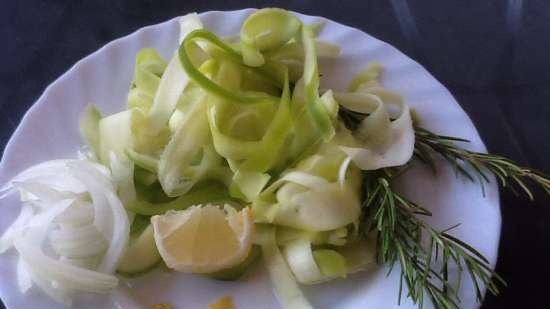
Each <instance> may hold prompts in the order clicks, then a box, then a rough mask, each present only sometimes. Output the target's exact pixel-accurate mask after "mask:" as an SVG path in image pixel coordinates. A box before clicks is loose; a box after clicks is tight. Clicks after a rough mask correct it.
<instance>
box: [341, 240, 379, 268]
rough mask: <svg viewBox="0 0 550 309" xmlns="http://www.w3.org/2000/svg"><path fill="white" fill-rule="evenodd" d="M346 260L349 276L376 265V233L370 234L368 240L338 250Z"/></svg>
mask: <svg viewBox="0 0 550 309" xmlns="http://www.w3.org/2000/svg"><path fill="white" fill-rule="evenodd" d="M338 253H340V254H341V255H342V256H343V257H344V259H345V260H346V269H347V270H346V271H347V273H348V274H351V273H356V272H359V271H362V270H365V269H367V268H369V267H373V266H375V265H376V233H370V234H369V235H367V237H366V238H361V239H358V240H357V241H356V242H354V243H351V244H348V245H346V246H344V247H341V248H338Z"/></svg>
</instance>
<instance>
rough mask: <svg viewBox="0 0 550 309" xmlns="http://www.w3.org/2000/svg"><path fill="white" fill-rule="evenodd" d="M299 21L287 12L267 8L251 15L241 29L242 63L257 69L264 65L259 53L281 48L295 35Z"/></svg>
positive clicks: (298, 27)
mask: <svg viewBox="0 0 550 309" xmlns="http://www.w3.org/2000/svg"><path fill="white" fill-rule="evenodd" d="M301 24H302V23H301V21H300V20H299V19H298V18H296V17H295V16H294V15H292V14H290V13H289V12H287V11H285V10H282V9H276V8H269V9H263V10H258V11H256V12H254V13H252V14H251V15H250V16H249V17H248V18H247V19H246V20H245V22H244V23H243V25H242V27H241V34H240V36H241V45H242V53H243V61H244V63H245V64H246V65H249V66H253V67H258V66H261V65H263V64H264V63H265V61H264V57H263V55H262V54H261V53H260V51H265V50H270V49H274V48H277V47H280V46H282V45H283V44H285V43H286V42H288V41H289V40H290V39H291V38H293V37H294V36H296V35H297V33H298V31H299V29H300V26H301Z"/></svg>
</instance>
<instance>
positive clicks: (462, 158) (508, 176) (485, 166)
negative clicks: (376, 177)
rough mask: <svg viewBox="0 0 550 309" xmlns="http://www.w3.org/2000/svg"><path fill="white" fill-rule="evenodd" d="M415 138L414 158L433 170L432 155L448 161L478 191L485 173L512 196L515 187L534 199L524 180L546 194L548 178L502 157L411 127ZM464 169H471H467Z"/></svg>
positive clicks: (463, 140)
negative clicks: (473, 149)
mask: <svg viewBox="0 0 550 309" xmlns="http://www.w3.org/2000/svg"><path fill="white" fill-rule="evenodd" d="M415 137H416V140H415V150H414V151H415V152H414V154H415V156H416V157H417V158H418V159H419V160H420V161H421V162H423V163H426V164H428V165H430V166H431V167H432V169H434V170H435V165H434V164H435V163H434V162H435V160H434V158H433V153H436V154H439V155H440V156H441V157H443V158H444V159H445V160H446V161H447V162H449V163H450V164H451V165H452V166H453V168H454V169H455V171H456V172H457V173H459V174H462V175H464V176H465V177H467V178H468V179H470V180H472V181H475V179H476V178H477V179H478V180H479V183H480V184H481V186H482V188H483V184H484V183H488V182H489V178H488V176H487V172H489V173H491V174H493V175H495V176H496V177H497V179H498V180H499V182H500V184H501V185H502V186H503V187H508V188H510V189H511V190H512V191H514V192H516V193H517V191H518V190H517V188H520V189H521V190H523V191H524V192H525V193H526V194H527V196H529V198H530V199H531V200H533V199H534V196H533V193H532V192H531V190H530V189H529V187H528V186H527V185H526V183H525V180H530V181H531V182H533V183H534V184H537V185H539V186H540V187H541V188H542V189H543V190H544V191H545V192H546V193H547V194H548V195H550V178H549V177H548V176H546V175H544V174H543V173H541V172H539V171H536V170H534V169H531V168H528V167H522V166H519V165H518V164H516V163H514V162H513V161H511V160H509V159H507V158H504V157H502V156H497V155H493V154H487V153H480V152H474V151H469V150H466V149H464V148H461V147H459V146H457V145H456V142H468V140H465V139H461V138H457V137H452V136H444V135H438V134H435V133H433V132H430V131H428V130H426V129H424V128H421V127H419V126H415ZM461 163H463V164H461ZM467 166H469V167H470V168H471V170H468V169H467V168H466V167H467Z"/></svg>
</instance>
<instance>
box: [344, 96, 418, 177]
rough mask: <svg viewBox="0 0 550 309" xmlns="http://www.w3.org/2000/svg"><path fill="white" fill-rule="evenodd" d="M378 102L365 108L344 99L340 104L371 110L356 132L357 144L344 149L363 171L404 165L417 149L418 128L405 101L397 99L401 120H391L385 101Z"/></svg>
mask: <svg viewBox="0 0 550 309" xmlns="http://www.w3.org/2000/svg"><path fill="white" fill-rule="evenodd" d="M336 99H337V100H338V96H337V97H336ZM374 101H375V102H376V101H378V102H377V104H378V106H376V108H375V109H374V110H372V109H371V107H370V106H368V105H365V107H363V108H360V107H359V108H358V106H356V105H355V104H354V103H353V102H352V104H349V105H347V101H345V100H344V98H340V100H339V103H340V104H342V105H343V106H344V107H347V108H349V109H352V108H353V110H355V111H358V112H364V113H370V115H369V116H367V117H366V118H365V119H364V120H363V121H362V122H361V124H360V126H359V128H358V129H357V131H356V134H355V140H356V144H355V145H353V144H351V145H349V144H347V143H344V144H343V145H342V146H341V147H340V149H341V150H342V151H343V152H345V153H346V154H347V155H348V156H350V157H351V158H352V160H353V162H354V163H355V164H356V165H357V166H358V167H359V168H360V169H362V170H374V169H379V168H383V167H390V166H399V165H403V164H405V163H407V162H408V161H409V160H410V158H411V157H412V154H413V151H414V130H413V127H412V119H411V116H410V110H409V107H408V106H407V105H406V104H404V103H403V102H402V100H400V101H397V102H395V105H396V106H397V107H398V108H399V110H400V112H399V115H398V116H397V119H395V120H394V121H391V120H390V115H389V113H388V111H387V110H386V107H385V104H384V103H383V102H382V101H381V100H374ZM337 142H338V141H337Z"/></svg>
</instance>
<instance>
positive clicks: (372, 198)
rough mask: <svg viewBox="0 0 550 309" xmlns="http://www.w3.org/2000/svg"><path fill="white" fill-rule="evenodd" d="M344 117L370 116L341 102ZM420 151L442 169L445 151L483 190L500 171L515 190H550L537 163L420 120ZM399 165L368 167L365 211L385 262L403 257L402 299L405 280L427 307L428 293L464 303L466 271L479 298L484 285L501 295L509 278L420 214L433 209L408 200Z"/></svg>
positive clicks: (438, 303) (443, 302)
mask: <svg viewBox="0 0 550 309" xmlns="http://www.w3.org/2000/svg"><path fill="white" fill-rule="evenodd" d="M339 116H340V119H341V120H342V121H343V123H344V124H345V125H346V127H348V128H349V129H350V130H355V129H356V128H357V127H358V125H359V124H360V122H361V121H362V120H363V119H364V118H365V117H366V116H367V115H364V114H361V113H357V112H354V111H350V110H347V109H345V108H343V107H342V108H341V109H340V111H339ZM414 129H415V137H416V140H415V149H414V155H415V157H416V158H418V159H419V160H420V161H421V162H423V163H425V164H428V165H429V166H430V167H431V168H432V169H433V170H434V171H436V162H437V161H436V160H435V157H434V155H439V156H441V157H443V158H444V159H445V160H446V161H447V162H448V163H450V164H451V165H452V166H453V168H454V169H455V171H456V172H457V174H462V175H464V176H465V177H467V178H468V179H470V180H472V181H476V179H478V180H479V183H480V185H481V186H482V190H483V192H485V191H484V184H485V183H488V182H489V180H490V178H489V177H488V174H490V173H492V174H494V175H495V176H496V177H497V178H498V179H499V181H500V184H501V185H502V186H503V187H508V188H510V189H512V190H513V191H514V192H517V188H518V187H519V188H521V189H522V190H523V191H524V192H525V193H526V194H527V195H528V196H529V198H531V199H533V193H532V192H531V190H530V189H529V188H528V186H527V185H526V182H525V181H526V180H530V181H532V182H534V183H535V184H537V185H539V186H540V187H542V189H543V190H544V191H545V192H546V193H547V194H549V195H550V178H549V177H548V176H546V175H544V174H543V173H541V172H538V171H535V170H533V169H531V168H527V167H522V166H519V165H518V164H516V163H514V162H513V161H511V160H509V159H506V158H504V157H501V156H497V155H492V154H485V153H479V152H474V151H469V150H467V149H464V148H461V147H460V146H458V145H457V144H456V143H459V142H468V140H465V139H462V138H457V137H452V136H444V135H438V134H435V133H433V132H430V131H428V130H426V129H424V128H422V127H420V126H418V123H415V125H414ZM396 172H398V173H401V172H402V170H399V169H398V168H392V169H390V168H386V169H382V170H377V171H369V172H364V177H363V187H364V191H365V195H364V196H365V200H364V202H363V207H364V208H363V212H362V220H361V224H362V231H363V232H364V233H369V232H371V231H373V230H375V231H377V233H378V243H377V250H378V259H379V262H381V263H384V264H387V265H389V266H390V271H391V270H392V269H393V268H394V267H395V265H396V264H398V263H399V265H400V266H401V280H400V289H399V300H401V296H402V295H401V294H402V291H403V287H404V285H406V286H407V288H408V290H409V292H408V297H410V298H411V299H412V301H413V302H414V303H416V304H418V306H419V308H422V306H423V304H424V301H425V299H424V298H425V296H426V295H427V296H428V297H429V298H430V299H431V301H432V303H433V304H434V306H435V308H436V309H459V303H460V299H459V298H458V291H459V290H460V284H461V282H460V279H461V278H462V274H463V273H464V272H466V273H467V274H468V275H469V276H470V278H471V279H472V282H473V283H474V288H475V292H476V297H477V299H478V301H481V299H482V298H483V294H482V287H483V286H484V287H486V288H487V290H488V291H490V292H491V293H493V294H495V295H497V294H498V293H499V287H501V286H505V285H506V283H505V282H504V280H503V279H502V278H501V277H500V276H499V275H498V274H496V273H495V272H494V271H493V270H492V269H491V267H490V265H489V264H488V261H487V259H486V258H484V257H483V255H481V254H480V253H479V252H478V251H476V250H475V249H474V248H473V247H471V246H470V245H468V244H467V243H465V242H463V241H462V240H460V239H458V238H456V237H453V236H452V235H450V234H449V233H448V230H445V231H438V230H436V229H434V228H433V227H431V226H430V225H428V224H426V223H425V222H424V221H423V220H422V219H420V217H422V216H429V215H431V214H430V212H429V211H428V210H426V209H424V208H422V207H421V206H419V205H417V204H415V203H413V202H412V201H410V200H408V199H407V198H405V197H404V196H402V195H401V194H399V193H398V192H396V191H394V189H393V188H392V186H391V183H392V180H393V179H395V177H396V176H397V175H396ZM453 266H454V268H455V269H456V271H457V281H456V282H451V281H450V278H449V270H450V269H451V267H453Z"/></svg>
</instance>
